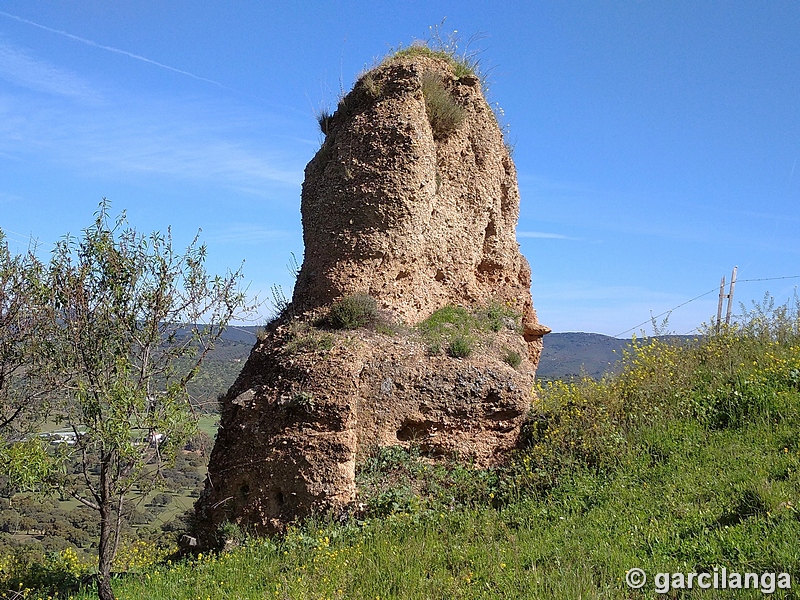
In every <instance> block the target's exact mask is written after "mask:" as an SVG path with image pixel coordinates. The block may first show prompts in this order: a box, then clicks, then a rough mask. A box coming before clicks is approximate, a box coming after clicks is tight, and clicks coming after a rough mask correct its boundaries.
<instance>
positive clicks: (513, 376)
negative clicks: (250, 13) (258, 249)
mask: <svg viewBox="0 0 800 600" xmlns="http://www.w3.org/2000/svg"><path fill="white" fill-rule="evenodd" d="M321 126H322V128H323V131H324V132H325V134H326V137H325V141H324V143H323V145H322V147H321V148H320V150H319V151H318V152H317V154H316V156H315V157H314V158H313V159H312V160H311V162H310V163H309V164H308V166H307V167H306V172H305V182H304V184H303V192H302V204H301V211H302V218H303V238H304V242H305V256H304V259H303V265H302V269H301V271H300V274H299V277H298V280H297V285H296V287H295V290H294V294H293V298H292V304H291V306H290V307H289V308H288V309H287V310H286V311H284V314H282V315H281V317H280V318H279V319H277V320H276V321H275V322H274V323H272V324H271V326H270V327H269V328H268V331H267V335H266V337H265V338H264V339H262V340H259V341H258V342H257V344H256V346H255V347H254V348H253V351H252V353H251V355H250V358H249V359H248V361H247V364H246V365H245V367H244V369H243V370H242V373H241V374H240V376H239V378H238V379H237V380H236V382H235V383H234V385H233V386H232V387H231V389H230V390H229V391H228V393H227V395H226V396H225V398H224V399H223V400H222V419H221V424H220V429H219V433H218V434H217V439H216V443H215V446H214V450H213V453H212V456H211V462H210V464H209V473H208V479H207V481H206V487H205V490H204V492H203V494H202V496H201V498H200V499H199V500H198V503H197V506H196V517H197V523H198V534H199V536H200V540H201V544H202V545H205V546H208V545H211V544H212V539H213V532H214V531H215V529H216V527H217V526H218V525H219V524H220V523H222V522H224V521H233V522H237V523H240V524H243V525H247V526H249V527H251V528H253V529H255V530H256V531H257V532H260V533H272V532H276V531H280V530H281V529H282V528H283V527H284V526H285V524H286V523H288V522H290V521H291V520H293V519H295V518H298V517H302V516H304V515H307V514H309V513H310V512H312V511H320V510H331V509H333V510H338V509H342V508H344V507H346V506H347V505H349V504H351V503H353V502H354V501H355V500H356V496H357V490H356V487H355V467H356V462H357V460H359V458H361V457H363V456H364V455H365V454H367V453H368V452H369V451H370V450H371V449H372V448H374V447H375V446H379V445H384V446H386V445H398V444H400V445H406V446H407V445H409V444H412V443H413V444H417V445H419V446H420V448H421V449H422V450H423V451H424V452H427V453H429V454H431V455H433V456H436V455H449V456H450V455H457V456H461V457H464V458H470V459H472V460H474V461H476V462H477V463H478V464H491V463H494V462H497V461H499V460H501V459H502V457H503V456H504V453H506V452H507V451H508V450H509V449H511V448H513V447H514V446H515V444H516V443H517V439H518V435H519V428H520V425H521V423H522V421H523V420H524V417H525V414H526V412H527V411H528V408H529V406H530V402H531V398H532V391H531V388H532V385H533V378H534V374H535V371H536V366H537V364H538V361H539V355H540V353H541V348H542V342H541V338H542V336H543V335H544V334H546V333H547V332H548V331H549V329H548V328H547V327H544V326H542V325H540V324H539V323H538V321H537V318H536V313H535V311H534V309H533V303H532V300H531V295H530V268H529V266H528V263H527V261H526V260H525V257H523V256H522V255H521V254H520V251H519V245H518V244H517V241H516V235H515V228H516V224H517V219H518V216H519V190H518V187H517V181H516V171H515V168H514V164H513V162H512V160H511V157H510V156H509V153H508V151H507V149H506V147H505V145H504V142H503V135H502V132H501V131H500V129H499V127H498V124H497V120H496V118H495V116H494V113H493V112H492V110H491V108H490V107H489V106H488V104H487V103H486V100H485V99H484V97H483V94H482V91H481V86H480V81H479V80H478V77H477V76H476V75H475V74H473V73H471V72H466V71H465V70H464V69H463V68H462V67H461V66H460V65H458V64H457V63H456V62H454V61H453V60H452V59H450V58H448V57H446V56H443V55H439V54H437V53H434V52H431V51H428V50H427V49H425V48H420V49H417V50H413V49H412V50H411V51H406V52H403V53H400V54H399V55H396V56H394V57H391V58H389V59H387V60H385V61H384V62H383V63H382V64H381V65H380V66H378V67H376V68H375V69H373V70H372V71H369V72H368V73H366V74H365V75H363V76H362V77H361V78H360V79H359V81H358V82H357V83H356V84H355V86H354V88H353V90H352V91H351V92H350V93H349V94H348V95H347V96H346V97H345V98H344V99H342V101H341V102H340V104H339V107H338V109H337V110H336V112H335V113H334V114H333V115H331V116H325V117H324V118H322V119H321ZM353 294H362V295H369V296H371V297H372V298H374V299H375V301H376V303H377V306H378V308H379V309H380V314H381V319H382V321H383V323H384V324H386V326H385V327H383V328H362V329H357V330H353V331H335V330H331V329H330V328H329V327H327V326H326V324H325V315H326V311H327V310H328V309H329V307H330V305H331V304H332V303H333V302H335V301H336V300H338V299H341V298H343V297H346V296H350V295H353ZM445 306H461V307H465V308H467V309H470V310H472V309H475V308H476V307H489V306H494V307H502V309H503V310H504V311H506V312H505V313H504V314H514V315H516V318H514V319H510V322H508V324H507V325H508V326H503V327H501V328H499V329H500V330H499V331H492V332H491V335H488V336H485V335H484V336H483V337H481V339H480V341H479V342H478V343H476V347H475V350H474V352H472V354H471V355H470V356H469V357H465V358H454V357H452V356H450V355H448V354H447V353H444V352H438V351H432V350H431V346H430V345H429V344H426V342H425V340H424V337H423V336H420V335H419V333H418V329H417V328H415V325H417V324H418V323H420V322H422V321H423V320H425V319H427V318H428V317H430V316H431V315H432V314H433V313H434V312H435V311H437V310H438V309H441V308H442V307H445ZM507 320H508V319H507ZM509 352H513V353H516V354H517V355H518V356H520V357H521V362H520V364H518V365H517V366H516V368H514V367H512V366H511V365H510V364H507V361H504V360H503V358H502V357H503V354H504V353H506V354H507V353H509Z"/></svg>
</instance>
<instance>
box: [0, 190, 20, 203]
mask: <svg viewBox="0 0 800 600" xmlns="http://www.w3.org/2000/svg"><path fill="white" fill-rule="evenodd" d="M21 201H22V196H17V195H16V194H7V193H6V192H0V202H7V203H11V202H21Z"/></svg>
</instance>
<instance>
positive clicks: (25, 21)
mask: <svg viewBox="0 0 800 600" xmlns="http://www.w3.org/2000/svg"><path fill="white" fill-rule="evenodd" d="M0 15H3V16H4V17H8V18H9V19H14V20H16V21H19V22H20V23H26V24H28V25H33V26H34V27H38V28H39V29H44V30H45V31H49V32H50V33H57V34H58V35H63V36H64V37H68V38H69V39H71V40H75V41H76V42H81V43H82V44H86V45H87V46H94V47H95V48H100V49H101V50H108V51H109V52H116V53H117V54H122V55H124V56H127V57H129V58H134V59H136V60H141V61H142V62H146V63H149V64H151V65H155V66H156V67H161V68H162V69H167V70H168V71H173V72H175V73H180V74H181V75H186V76H187V77H191V78H192V79H197V80H198V81H205V82H206V83H211V84H213V85H217V86H219V87H221V88H224V89H230V88H228V87H226V86H224V85H222V84H221V83H220V82H219V81H214V80H213V79H207V78H205V77H200V76H199V75H195V74H194V73H189V71H182V70H181V69H176V68H175V67H170V66H169V65H165V64H164V63H160V62H156V61H154V60H150V59H149V58H145V57H144V56H139V55H138V54H133V53H132V52H127V51H125V50H120V49H119V48H114V47H112V46H104V45H103V44H98V43H97V42H93V41H92V40H87V39H86V38H82V37H78V36H77V35H72V34H71V33H67V32H66V31H61V30H60V29H53V28H52V27H47V26H46V25H40V24H39V23H34V22H33V21H29V20H28V19H23V18H22V17H18V16H16V15H12V14H9V13H7V12H3V11H2V10H0Z"/></svg>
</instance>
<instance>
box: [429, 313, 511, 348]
mask: <svg viewBox="0 0 800 600" xmlns="http://www.w3.org/2000/svg"><path fill="white" fill-rule="evenodd" d="M519 321H520V316H519V314H518V313H516V312H515V311H513V310H512V309H511V308H509V307H506V306H503V305H500V304H496V303H492V304H489V305H488V306H479V307H476V308H474V309H472V310H468V309H466V308H464V307H463V306H444V307H442V308H440V309H439V310H437V311H436V312H434V313H433V314H432V315H431V316H430V317H428V318H427V319H425V320H424V321H422V322H421V323H420V324H419V325H417V329H418V330H419V332H420V333H421V334H422V337H423V339H424V340H425V341H426V342H427V344H428V353H429V354H432V355H437V354H439V353H440V352H441V350H442V348H446V349H447V353H448V354H449V355H450V356H453V357H457V358H463V357H464V356H469V354H470V353H471V352H472V350H473V349H474V346H475V344H476V343H477V342H478V341H481V340H484V341H485V338H487V337H491V335H492V334H493V333H497V332H498V331H500V330H501V329H502V328H504V327H506V328H510V329H515V330H516V329H519ZM462 352H466V354H463V355H462V354H461V353H462Z"/></svg>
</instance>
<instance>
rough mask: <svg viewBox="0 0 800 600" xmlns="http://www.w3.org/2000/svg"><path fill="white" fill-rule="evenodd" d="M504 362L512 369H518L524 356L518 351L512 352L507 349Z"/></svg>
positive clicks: (504, 352)
mask: <svg viewBox="0 0 800 600" xmlns="http://www.w3.org/2000/svg"><path fill="white" fill-rule="evenodd" d="M503 362H504V363H506V364H507V365H509V366H510V367H512V368H514V369H516V368H517V367H518V366H520V365H521V364H522V356H521V355H520V353H519V352H517V351H516V350H511V349H510V348H506V349H505V350H504V351H503Z"/></svg>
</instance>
